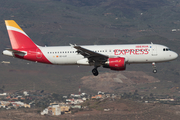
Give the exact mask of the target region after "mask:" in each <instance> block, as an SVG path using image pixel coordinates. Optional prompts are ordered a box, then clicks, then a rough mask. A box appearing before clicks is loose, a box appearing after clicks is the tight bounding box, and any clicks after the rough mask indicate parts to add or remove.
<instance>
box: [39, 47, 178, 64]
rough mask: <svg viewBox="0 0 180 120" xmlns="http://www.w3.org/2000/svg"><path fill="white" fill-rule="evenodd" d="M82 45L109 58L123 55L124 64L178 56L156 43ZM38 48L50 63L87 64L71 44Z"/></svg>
mask: <svg viewBox="0 0 180 120" xmlns="http://www.w3.org/2000/svg"><path fill="white" fill-rule="evenodd" d="M82 47H83V48H86V49H88V50H91V51H93V52H97V53H100V54H103V55H106V56H109V57H110V58H112V57H124V58H125V59H126V64H131V63H152V62H165V61H171V60H174V59H176V58H177V56H178V55H177V53H175V52H173V51H171V50H170V49H168V47H166V46H163V45H158V44H127V45H91V46H90V45H88V46H82ZM39 48H40V50H41V51H42V53H43V54H44V56H45V57H46V58H47V59H48V60H49V61H50V62H51V63H52V64H59V65H68V64H69V65H77V64H81V65H89V64H88V62H87V64H86V62H85V63H84V61H83V62H78V61H81V60H82V59H84V56H82V55H81V54H78V53H77V52H76V51H77V50H76V49H75V48H73V47H71V46H55V47H39ZM40 57H41V56H39V58H40ZM85 60H86V59H85Z"/></svg>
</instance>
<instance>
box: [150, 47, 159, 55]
mask: <svg viewBox="0 0 180 120" xmlns="http://www.w3.org/2000/svg"><path fill="white" fill-rule="evenodd" d="M151 51H152V52H151V55H152V56H157V55H158V54H157V46H156V45H152V46H151Z"/></svg>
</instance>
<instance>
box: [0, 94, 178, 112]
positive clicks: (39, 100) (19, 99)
mask: <svg viewBox="0 0 180 120" xmlns="http://www.w3.org/2000/svg"><path fill="white" fill-rule="evenodd" d="M104 99H110V100H113V101H114V100H116V99H131V100H133V101H138V102H145V103H150V102H154V103H158V102H159V103H166V104H179V105H180V98H171V97H170V96H162V95H161V96H160V95H159V96H158V95H153V94H150V95H149V96H147V95H144V96H143V95H139V94H138V91H135V92H134V93H123V94H118V95H115V94H110V93H105V92H102V91H98V93H97V94H96V95H89V94H86V93H79V94H70V95H68V96H62V95H59V94H55V93H53V94H52V93H44V91H33V92H32V91H29V92H27V91H20V92H15V93H11V94H9V93H0V107H1V109H7V110H8V109H18V108H45V109H44V110H43V111H41V113H40V114H41V115H63V114H71V113H75V112H77V111H81V110H90V106H89V105H86V104H84V105H86V106H83V104H82V103H84V102H85V101H87V100H88V101H102V100H104ZM104 111H107V112H108V111H110V109H104Z"/></svg>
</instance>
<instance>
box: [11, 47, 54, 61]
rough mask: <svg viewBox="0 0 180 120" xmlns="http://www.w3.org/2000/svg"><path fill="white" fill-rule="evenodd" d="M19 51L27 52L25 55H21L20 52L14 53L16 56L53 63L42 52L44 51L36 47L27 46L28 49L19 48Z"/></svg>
mask: <svg viewBox="0 0 180 120" xmlns="http://www.w3.org/2000/svg"><path fill="white" fill-rule="evenodd" d="M18 51H23V52H27V54H26V55H25V56H20V55H18V54H14V55H15V57H17V58H21V59H26V60H30V61H37V62H41V63H47V64H52V63H51V62H50V61H49V60H48V59H47V58H46V57H45V56H44V54H43V53H42V51H41V50H40V49H39V48H38V47H36V48H26V49H18Z"/></svg>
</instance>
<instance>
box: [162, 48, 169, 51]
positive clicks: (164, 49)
mask: <svg viewBox="0 0 180 120" xmlns="http://www.w3.org/2000/svg"><path fill="white" fill-rule="evenodd" d="M163 51H171V49H169V48H163Z"/></svg>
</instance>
